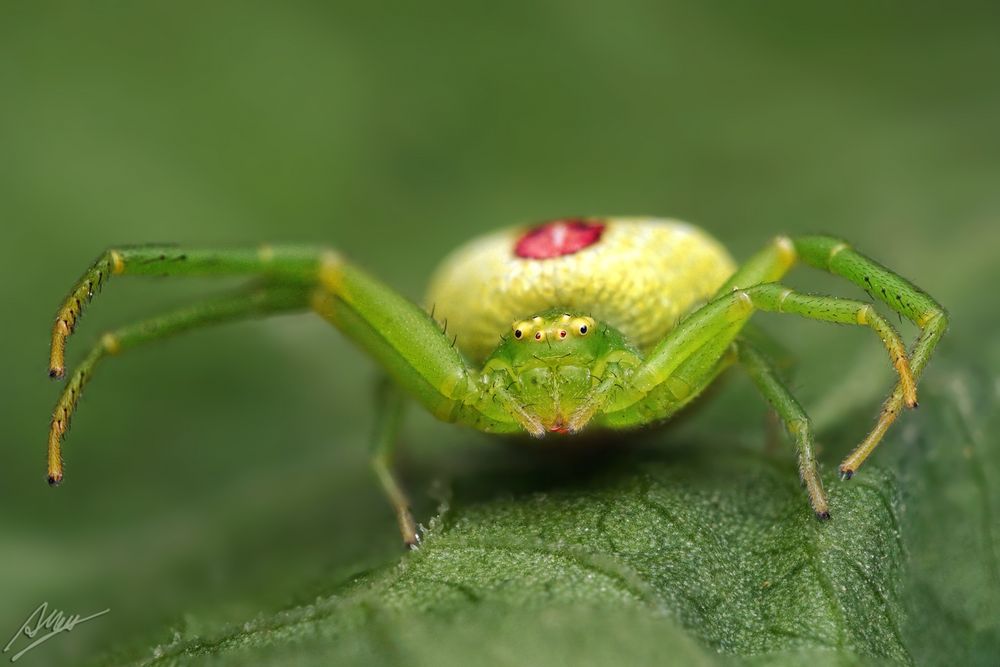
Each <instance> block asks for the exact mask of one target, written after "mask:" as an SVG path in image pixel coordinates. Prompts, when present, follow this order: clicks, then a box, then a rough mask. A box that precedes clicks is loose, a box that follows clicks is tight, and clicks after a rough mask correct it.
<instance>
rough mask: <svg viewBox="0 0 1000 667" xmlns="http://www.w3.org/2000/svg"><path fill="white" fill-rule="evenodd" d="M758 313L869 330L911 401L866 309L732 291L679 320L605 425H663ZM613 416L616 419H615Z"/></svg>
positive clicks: (897, 359) (888, 339)
mask: <svg viewBox="0 0 1000 667" xmlns="http://www.w3.org/2000/svg"><path fill="white" fill-rule="evenodd" d="M756 310H763V311H771V312H786V313H794V314H797V315H801V316H803V317H807V318H810V319H815V320H821V321H827V322H835V323H838V324H854V325H861V326H867V327H868V328H870V329H872V330H873V331H874V332H875V333H876V334H877V335H878V337H879V338H880V339H881V340H882V343H883V345H884V346H885V348H886V351H887V352H888V354H889V358H890V361H891V362H892V364H893V366H895V368H896V371H897V373H898V375H899V378H900V386H902V387H904V388H906V389H905V390H904V391H905V392H906V393H907V395H909V396H914V393H913V392H914V386H915V381H914V380H913V377H912V373H911V372H910V368H909V363H908V361H907V358H906V349H905V346H904V345H903V342H902V340H901V339H900V338H899V334H897V333H896V331H895V329H893V328H892V326H891V325H890V324H889V323H888V322H886V321H885V319H884V318H882V317H881V316H880V315H879V314H878V313H876V312H875V311H874V309H873V308H872V306H871V305H870V304H866V303H862V302H860V301H853V300H850V299H841V298H837V297H829V296H813V295H807V294H801V293H799V292H795V291H793V290H791V289H789V288H787V287H785V286H783V285H781V284H778V283H766V284H762V285H753V286H751V287H747V288H745V289H735V290H733V291H731V292H728V293H725V294H723V295H722V296H719V297H717V298H716V299H714V300H712V301H710V302H709V303H707V304H705V305H704V306H702V307H701V308H699V309H698V310H696V311H694V312H693V313H692V314H691V315H689V316H688V317H687V318H686V319H684V320H682V321H681V322H680V323H679V324H678V326H677V327H676V328H674V329H673V330H672V331H670V333H668V334H667V336H666V337H665V338H664V339H663V340H662V341H660V343H659V344H658V345H657V346H656V347H655V348H654V349H653V351H652V352H651V353H650V354H649V356H648V357H647V358H646V360H645V361H644V362H643V364H642V365H641V366H640V367H639V368H638V369H637V370H636V371H635V372H634V373H633V374H632V375H631V376H630V377H629V378H628V382H627V387H626V389H625V390H624V391H622V392H620V394H619V395H618V396H617V397H616V399H615V400H614V401H613V402H612V403H611V405H610V406H609V408H608V409H607V410H606V412H607V413H609V414H606V415H604V417H603V419H604V420H605V421H606V422H607V423H610V424H614V425H618V426H626V425H627V426H635V425H638V424H640V423H642V420H646V421H648V420H650V419H658V418H659V419H662V418H664V417H666V416H669V415H670V414H672V413H673V412H675V411H676V410H677V409H679V408H680V407H682V406H683V405H684V404H685V403H686V402H688V401H689V400H691V399H692V398H694V396H696V395H697V394H698V393H699V392H700V391H701V390H702V389H703V388H704V387H705V386H706V385H707V384H708V383H709V382H710V381H711V380H712V379H713V378H714V377H715V375H716V374H717V373H718V372H719V370H721V369H720V368H719V360H720V359H723V358H724V357H725V353H726V350H727V349H728V348H729V346H730V344H731V343H732V342H733V341H734V340H735V339H736V336H737V335H739V333H740V330H741V329H742V327H743V326H744V325H745V324H746V321H747V320H748V319H749V318H750V316H751V315H752V314H753V312H754V311H756ZM614 413H617V414H614Z"/></svg>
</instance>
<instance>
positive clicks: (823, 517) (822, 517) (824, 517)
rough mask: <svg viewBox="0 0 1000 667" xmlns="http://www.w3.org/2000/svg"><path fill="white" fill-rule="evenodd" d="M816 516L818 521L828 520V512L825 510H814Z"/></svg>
mask: <svg viewBox="0 0 1000 667" xmlns="http://www.w3.org/2000/svg"><path fill="white" fill-rule="evenodd" d="M816 518H817V519H819V520H820V521H829V520H830V512H829V511H827V510H824V511H822V512H816Z"/></svg>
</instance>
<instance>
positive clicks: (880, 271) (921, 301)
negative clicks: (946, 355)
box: [793, 236, 948, 479]
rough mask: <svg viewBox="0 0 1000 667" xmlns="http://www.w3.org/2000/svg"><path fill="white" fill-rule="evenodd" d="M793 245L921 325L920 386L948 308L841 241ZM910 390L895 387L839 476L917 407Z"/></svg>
mask: <svg viewBox="0 0 1000 667" xmlns="http://www.w3.org/2000/svg"><path fill="white" fill-rule="evenodd" d="M793 242H794V243H795V250H796V251H797V252H798V254H799V256H800V257H801V258H802V260H803V261H804V262H806V263H807V264H810V265H812V266H815V267H816V268H819V269H822V270H825V271H829V272H830V273H833V274H836V275H839V276H842V277H844V278H847V279H848V280H850V281H851V282H853V283H854V284H855V285H858V286H859V287H861V289H864V290H866V291H868V292H869V293H870V294H872V295H874V296H875V298H877V299H879V300H880V301H882V302H883V303H885V304H887V305H888V306H889V307H890V308H892V309H893V310H895V311H896V312H897V313H899V314H900V315H902V316H903V317H905V318H907V319H908V320H910V321H911V322H913V323H914V324H916V325H917V327H918V328H919V330H920V333H919V335H918V336H917V340H916V342H915V343H914V345H913V347H912V349H911V351H910V357H909V362H910V369H911V371H912V374H913V378H914V382H916V380H917V379H918V378H919V377H920V374H921V373H922V372H923V370H924V367H925V366H926V365H927V362H928V361H930V358H931V354H932V353H933V352H934V348H935V347H937V344H938V341H940V340H941V337H942V336H943V335H944V332H945V330H947V328H948V315H947V313H946V312H945V310H944V308H942V307H941V306H940V305H939V304H938V303H937V302H936V301H935V300H934V299H933V298H931V297H930V295H928V294H927V293H926V292H924V291H923V290H921V289H920V288H919V287H917V286H916V285H914V284H913V283H911V282H910V281H908V280H906V279H905V278H903V277H902V276H900V275H898V274H896V273H894V272H892V271H890V270H889V269H887V268H886V267H884V266H882V265H881V264H879V263H878V262H876V261H875V260H873V259H870V258H868V257H866V256H865V255H863V254H861V253H859V252H857V251H856V250H854V249H853V248H851V247H850V246H849V245H847V244H846V243H844V242H843V241H841V240H840V239H837V238H833V237H829V236H803V237H798V238H795V239H793ZM906 389H907V388H906V387H905V386H903V385H902V383H900V385H897V386H896V388H895V390H893V392H892V394H891V395H890V396H889V398H888V399H886V401H885V403H884V404H883V405H882V412H881V413H880V415H879V419H878V422H877V423H876V424H875V428H873V429H872V431H871V432H870V433H869V434H868V436H867V437H866V438H865V439H864V440H863V441H862V442H861V444H860V445H858V446H857V447H856V448H855V449H854V451H852V452H851V453H850V454H849V455H848V456H847V458H845V459H844V460H843V462H841V464H840V474H841V476H842V477H843V478H845V479H850V478H851V476H853V475H854V473H855V472H856V471H857V469H858V468H859V467H860V466H861V464H862V463H864V461H865V459H867V458H868V456H869V455H870V454H871V453H872V452H873V451H874V450H875V448H876V447H877V446H878V444H879V442H880V441H881V440H882V437H883V436H884V435H885V432H886V431H887V430H888V428H889V426H891V425H892V423H893V422H894V421H895V420H896V417H897V416H898V415H899V413H900V411H901V410H902V407H903V405H904V404H905V405H907V406H908V407H916V399H915V397H914V400H913V403H912V405H910V397H909V396H908V395H907V391H906Z"/></svg>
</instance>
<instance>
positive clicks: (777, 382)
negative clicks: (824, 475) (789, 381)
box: [736, 337, 830, 519]
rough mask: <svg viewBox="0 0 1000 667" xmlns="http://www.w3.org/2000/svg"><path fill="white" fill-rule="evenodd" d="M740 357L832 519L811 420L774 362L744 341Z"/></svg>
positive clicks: (822, 512) (813, 500)
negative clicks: (814, 449)
mask: <svg viewBox="0 0 1000 667" xmlns="http://www.w3.org/2000/svg"><path fill="white" fill-rule="evenodd" d="M736 350H737V356H738V358H739V361H740V365H741V366H743V368H744V370H746V372H747V374H748V375H749V376H750V379H751V380H753V382H754V384H755V385H757V389H758V390H760V393H761V394H763V395H764V398H766V399H767V402H768V403H769V404H770V405H771V407H772V408H774V410H775V411H776V412H777V413H778V415H779V416H780V417H781V420H782V421H783V422H784V424H785V428H786V429H787V430H788V434H789V435H790V436H791V437H792V438H793V439H794V441H795V448H796V449H797V450H798V455H799V478H800V479H801V480H802V483H803V484H804V485H805V487H806V491H807V492H808V494H809V502H810V504H812V508H813V511H814V512H816V516H817V517H819V518H820V519H829V518H830V508H829V503H828V502H827V498H826V493H825V492H824V491H823V483H822V482H821V481H820V477H819V472H818V470H817V465H816V455H815V453H814V452H813V433H812V425H811V424H810V422H809V417H808V416H807V415H806V412H805V410H803V409H802V406H801V405H800V404H799V402H798V401H797V400H796V399H795V397H794V396H792V394H791V392H790V391H789V390H788V387H786V386H785V384H784V382H782V381H781V378H780V377H779V376H778V373H777V371H776V370H775V369H774V367H773V366H772V365H771V363H770V361H768V360H767V358H766V357H764V355H763V354H761V353H760V352H759V351H758V350H756V349H755V348H754V347H753V346H752V345H751V344H750V343H749V341H747V340H746V339H744V338H742V337H741V338H740V339H739V340H738V341H737V343H736Z"/></svg>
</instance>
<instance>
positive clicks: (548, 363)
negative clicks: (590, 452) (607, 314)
mask: <svg viewBox="0 0 1000 667" xmlns="http://www.w3.org/2000/svg"><path fill="white" fill-rule="evenodd" d="M638 362H639V357H638V354H637V352H636V351H635V350H633V349H632V348H631V347H630V346H629V344H628V342H627V341H626V339H625V337H624V336H622V334H621V333H619V332H618V331H617V330H615V329H614V328H613V327H611V326H609V325H606V324H600V325H599V324H598V322H597V321H595V320H594V318H592V317H589V316H587V315H574V314H572V313H565V312H562V311H560V310H558V309H553V310H549V311H546V312H544V313H542V314H540V315H536V316H535V317H532V318H529V319H525V320H519V321H517V322H514V324H513V325H512V326H511V331H510V333H509V334H508V335H506V336H504V338H503V340H502V341H501V343H500V345H499V346H498V347H497V349H496V350H495V351H494V352H493V354H491V355H490V356H489V357H488V358H487V359H486V363H485V365H484V366H483V370H482V382H483V383H484V384H485V385H486V386H488V387H489V388H490V390H491V391H493V392H494V393H495V394H500V395H503V400H504V401H506V402H510V403H511V404H512V406H513V409H514V410H515V413H516V414H517V416H518V417H519V420H520V421H521V422H522V425H523V426H524V428H525V430H526V431H528V432H529V433H531V434H532V435H534V436H538V437H540V436H542V435H544V434H545V433H546V432H547V431H548V432H553V433H570V432H576V431H579V430H581V429H583V428H584V427H585V426H586V425H587V422H589V421H590V418H591V417H592V416H593V414H594V409H595V408H596V404H597V403H598V402H599V401H600V400H602V398H603V397H604V394H603V393H602V391H601V390H602V388H603V387H604V385H602V381H604V382H606V384H608V385H610V384H611V383H612V382H613V379H614V378H620V379H624V377H625V373H626V370H625V369H626V367H635V366H637V365H638Z"/></svg>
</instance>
